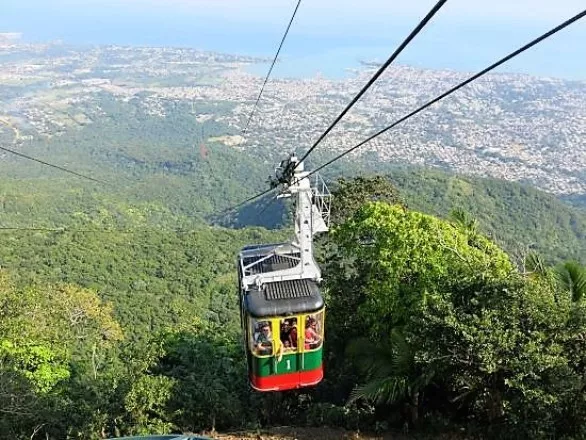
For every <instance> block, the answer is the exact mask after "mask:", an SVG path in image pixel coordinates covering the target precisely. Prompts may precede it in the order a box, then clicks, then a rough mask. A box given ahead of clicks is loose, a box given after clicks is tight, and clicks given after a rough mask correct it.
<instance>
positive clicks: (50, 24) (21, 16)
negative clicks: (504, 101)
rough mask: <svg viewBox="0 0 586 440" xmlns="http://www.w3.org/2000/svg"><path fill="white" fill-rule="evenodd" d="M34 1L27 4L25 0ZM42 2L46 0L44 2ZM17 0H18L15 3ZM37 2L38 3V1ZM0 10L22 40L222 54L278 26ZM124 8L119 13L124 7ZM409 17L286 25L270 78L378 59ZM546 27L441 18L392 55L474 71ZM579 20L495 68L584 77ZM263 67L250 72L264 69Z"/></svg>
mask: <svg viewBox="0 0 586 440" xmlns="http://www.w3.org/2000/svg"><path fill="white" fill-rule="evenodd" d="M33 3H34V2H33ZM48 3H50V2H48ZM23 4H26V2H25V3H23ZM39 4H41V3H39ZM2 9H3V10H2V11H1V12H0V32H22V33H23V34H24V35H23V37H24V39H25V40H26V41H48V40H62V41H64V42H66V43H72V44H92V45H94V44H120V45H135V46H176V47H193V48H197V49H203V50H212V51H218V52H224V53H232V54H242V55H254V56H263V57H272V56H273V55H274V52H275V51H276V48H277V46H278V43H279V41H280V39H281V36H282V32H283V30H284V29H282V28H281V27H280V26H277V25H276V24H275V25H274V26H272V27H271V28H270V29H267V28H266V27H261V26H249V25H245V24H242V23H235V22H233V21H232V22H227V21H222V20H209V19H203V18H200V17H197V16H193V15H191V16H189V15H182V14H179V13H177V14H174V13H173V11H168V12H167V13H165V14H163V15H160V14H152V13H148V12H145V11H143V12H140V11H139V12H138V13H131V12H130V11H126V10H125V9H120V8H118V9H116V13H112V14H109V13H108V10H107V8H106V9H99V10H98V9H95V7H94V9H92V8H87V9H84V10H83V13H81V15H80V12H79V11H78V12H76V13H75V14H73V13H69V14H68V13H67V12H66V11H64V10H58V9H57V10H54V9H52V8H50V7H49V6H42V5H41V6H38V7H36V8H31V9H30V10H27V9H26V8H25V7H24V6H20V7H19V6H18V4H17V3H13V4H12V5H10V6H8V7H6V6H2ZM125 11H126V12H125ZM411 26H413V23H404V22H397V23H391V24H389V25H388V26H387V27H385V28H384V30H382V29H381V31H380V32H379V33H378V34H377V35H372V32H371V33H370V36H368V37H365V36H362V35H360V32H359V30H357V29H349V30H348V33H347V34H340V32H337V33H334V34H332V35H328V32H327V30H323V29H319V32H315V33H313V34H308V32H307V27H305V28H304V29H302V30H299V29H296V28H295V26H293V28H292V31H291V33H290V35H289V37H288V39H287V41H286V42H285V45H284V47H283V50H282V52H281V54H282V56H281V58H280V62H279V63H278V65H277V66H276V68H275V70H274V72H273V75H274V76H275V77H295V78H303V77H313V76H315V75H317V74H320V75H322V76H325V77H328V78H334V79H339V78H344V77H346V76H348V75H351V70H349V69H355V68H358V67H359V66H360V62H361V61H374V60H377V61H380V62H382V61H384V60H385V59H386V58H388V57H389V55H390V54H391V53H392V51H393V50H394V49H395V47H396V46H397V45H398V44H399V43H400V41H401V40H402V39H403V38H405V36H406V35H407V34H408V32H409V31H410V27H411ZM545 30H547V28H546V27H543V26H542V27H537V26H534V27H522V26H519V25H515V24H514V23H501V24H494V23H491V24H471V23H468V24H466V25H464V24H462V23H459V24H454V23H445V24H444V23H443V22H441V20H440V21H439V22H438V23H437V24H434V25H433V26H430V27H429V28H428V29H426V30H425V31H424V32H423V33H422V34H421V35H420V36H418V37H417V38H416V40H415V41H414V42H413V44H412V45H411V46H409V47H408V48H407V49H406V50H405V52H404V53H403V54H402V55H401V56H400V57H399V59H398V60H397V63H400V64H403V65H410V66H415V67H421V68H432V69H452V70H459V71H476V70H480V69H481V68H483V67H485V66H486V65H488V64H490V63H492V62H493V61H495V60H497V59H498V58H500V57H502V56H503V55H505V54H506V53H508V52H510V51H512V50H514V49H516V48H517V47H518V46H520V45H522V44H524V43H526V42H527V41H529V40H530V39H532V38H534V37H536V36H538V35H539V34H540V33H542V32H544V31H545ZM583 41H586V23H578V24H577V25H576V26H575V27H573V28H569V29H567V30H565V31H562V33H560V34H559V35H556V36H555V37H554V38H552V39H551V40H550V41H546V42H545V43H543V44H541V45H540V46H538V47H536V48H535V49H532V50H531V51H530V52H527V53H526V54H523V55H522V56H521V57H519V58H518V59H516V60H513V61H512V62H510V63H509V64H507V65H506V66H504V67H503V68H501V69H500V71H501V72H502V71H506V72H519V73H529V74H534V75H542V76H555V77H561V78H566V79H577V80H586V46H584V45H583V44H582V42H583ZM267 69H268V65H265V64H259V65H256V66H252V67H251V69H250V71H251V72H253V73H255V74H258V75H261V76H262V75H265V74H266V71H267Z"/></svg>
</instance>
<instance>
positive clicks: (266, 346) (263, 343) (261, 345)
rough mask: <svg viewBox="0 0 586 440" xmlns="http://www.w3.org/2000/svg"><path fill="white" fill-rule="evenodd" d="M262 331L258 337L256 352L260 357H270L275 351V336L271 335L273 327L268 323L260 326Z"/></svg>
mask: <svg viewBox="0 0 586 440" xmlns="http://www.w3.org/2000/svg"><path fill="white" fill-rule="evenodd" d="M259 327H260V331H259V332H258V333H257V335H256V339H255V341H254V342H255V344H256V351H257V353H258V354H260V355H268V354H271V353H272V351H273V336H272V334H271V326H270V324H269V323H268V322H263V323H260V324H259Z"/></svg>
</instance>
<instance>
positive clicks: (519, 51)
mask: <svg viewBox="0 0 586 440" xmlns="http://www.w3.org/2000/svg"><path fill="white" fill-rule="evenodd" d="M585 16H586V10H584V11H582V12H580V13H579V14H577V15H575V16H574V17H572V18H570V19H568V20H566V21H564V22H563V23H562V24H560V25H559V26H556V27H555V28H553V29H551V30H550V31H548V32H546V33H544V34H543V35H541V36H540V37H537V38H536V39H534V40H533V41H531V42H529V43H527V44H526V45H524V46H522V47H520V48H519V49H517V50H515V51H514V52H511V53H510V54H509V55H507V56H505V57H503V58H501V59H500V60H499V61H497V62H496V63H494V64H491V65H490V66H488V67H487V68H486V69H483V70H481V71H480V72H478V73H477V74H475V75H473V76H471V77H470V78H468V79H467V80H465V81H463V82H461V83H460V84H458V85H457V86H455V87H452V88H451V89H450V90H448V91H447V92H445V93H442V94H441V95H439V96H438V97H436V98H434V99H432V100H431V101H429V102H428V103H426V104H424V105H422V106H421V107H419V108H418V109H417V110H415V111H412V112H411V113H409V114H408V115H406V116H403V117H402V118H401V119H398V120H397V121H395V122H393V123H392V124H391V125H389V126H388V127H386V128H384V129H382V130H380V131H379V132H377V133H375V134H373V135H372V136H370V137H369V138H368V139H366V140H364V141H362V142H360V143H359V144H358V145H355V146H354V147H352V148H350V149H349V150H346V151H345V152H343V153H342V154H339V155H338V156H336V157H335V158H333V159H332V160H330V161H328V162H326V163H325V164H323V165H321V166H320V167H318V168H316V169H315V170H313V171H312V172H311V173H309V175H308V176H307V178H309V177H310V176H311V175H313V174H315V173H317V172H318V171H320V170H322V169H324V168H325V167H327V166H329V165H331V164H332V163H334V162H336V161H337V160H339V159H341V158H342V157H344V156H346V155H347V154H350V153H351V152H352V151H354V150H356V149H358V148H360V147H361V146H363V145H364V144H366V143H368V142H370V141H371V140H373V139H374V138H376V137H378V136H380V135H381V134H383V133H385V132H387V131H389V130H390V129H392V128H394V127H396V126H397V125H399V124H400V123H402V122H405V121H406V120H407V119H409V118H411V117H413V116H415V115H417V114H418V113H420V112H422V111H423V110H425V109H426V108H428V107H430V106H432V105H433V104H435V103H437V102H439V101H441V100H442V99H444V98H446V97H447V96H449V95H451V94H453V93H454V92H456V91H458V90H460V89H461V88H462V87H464V86H466V85H468V84H470V83H471V82H473V81H476V80H477V79H478V78H480V77H482V76H484V75H486V74H487V73H489V72H490V71H492V70H494V69H496V68H497V67H499V66H501V65H502V64H504V63H506V62H507V61H510V60H511V59H513V58H515V57H516V56H518V55H520V54H522V53H523V52H525V51H526V50H528V49H531V48H532V47H533V46H535V45H537V44H539V43H541V42H542V41H544V40H546V39H547V38H549V37H551V36H553V35H554V34H556V33H557V32H559V31H561V30H562V29H564V28H566V27H568V26H570V25H571V24H573V23H575V22H576V21H578V20H580V19H582V18H584V17H585Z"/></svg>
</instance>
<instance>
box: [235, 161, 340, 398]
mask: <svg viewBox="0 0 586 440" xmlns="http://www.w3.org/2000/svg"><path fill="white" fill-rule="evenodd" d="M308 176H309V172H307V171H304V167H303V163H300V162H299V160H298V159H297V157H296V156H295V155H294V154H292V155H291V156H290V157H289V159H287V160H285V161H283V162H281V165H280V166H279V167H278V168H277V169H276V179H274V180H272V182H271V184H272V185H273V186H274V187H279V189H280V193H279V196H278V197H279V198H283V197H295V237H294V239H293V240H292V241H291V242H287V243H275V244H261V245H251V246H246V247H244V248H243V249H242V250H241V252H240V254H239V258H238V275H239V288H240V313H241V322H242V330H243V336H244V344H245V351H246V356H247V361H248V374H249V380H250V384H251V386H252V387H253V388H254V389H255V390H258V391H283V390H289V389H295V388H302V387H307V386H312V385H316V384H317V383H319V382H320V381H321V380H322V378H323V366H322V351H323V341H324V311H325V304H324V300H323V298H322V296H321V293H320V289H319V287H318V284H319V283H320V281H321V271H320V269H319V267H318V265H317V263H316V261H315V259H314V256H313V236H314V235H315V234H316V233H319V232H326V231H327V230H328V226H329V219H330V203H331V195H330V193H329V191H328V188H327V186H326V185H325V182H324V181H323V180H322V179H321V178H320V177H319V176H318V175H315V176H309V177H308ZM312 184H313V185H312Z"/></svg>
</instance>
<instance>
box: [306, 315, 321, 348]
mask: <svg viewBox="0 0 586 440" xmlns="http://www.w3.org/2000/svg"><path fill="white" fill-rule="evenodd" d="M320 342H321V338H320V336H319V334H318V332H317V321H316V320H315V318H313V317H311V316H310V317H309V318H307V321H306V322H305V349H306V350H310V349H312V348H317V347H319V344H320Z"/></svg>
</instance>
